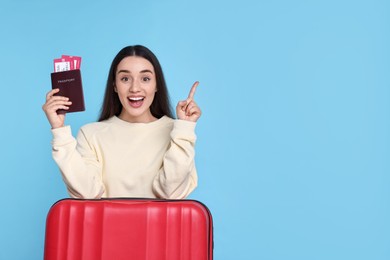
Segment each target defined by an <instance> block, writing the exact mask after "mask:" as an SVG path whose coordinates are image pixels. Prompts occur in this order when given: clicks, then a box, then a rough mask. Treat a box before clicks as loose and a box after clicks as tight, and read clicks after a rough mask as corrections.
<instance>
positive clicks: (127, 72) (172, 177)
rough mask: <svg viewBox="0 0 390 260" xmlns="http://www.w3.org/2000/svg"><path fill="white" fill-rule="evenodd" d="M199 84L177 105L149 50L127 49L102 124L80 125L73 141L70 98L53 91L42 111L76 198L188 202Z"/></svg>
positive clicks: (111, 81) (112, 76)
mask: <svg viewBox="0 0 390 260" xmlns="http://www.w3.org/2000/svg"><path fill="white" fill-rule="evenodd" d="M197 85H198V82H195V84H194V85H193V86H192V88H191V91H190V94H189V96H188V98H187V99H186V100H184V101H180V102H179V103H178V104H177V106H176V114H177V118H178V119H172V113H171V110H170V105H169V98H168V91H167V88H166V84H165V80H164V76H163V72H162V69H161V66H160V64H159V62H158V60H157V58H156V56H155V55H154V54H153V53H152V52H151V51H150V50H149V49H147V48H146V47H144V46H140V45H136V46H128V47H125V48H123V49H122V50H121V51H120V52H119V53H118V54H117V55H116V57H115V58H114V60H113V62H112V64H111V68H110V71H109V75H108V80H107V85H106V92H105V97H104V101H103V106H102V109H101V115H100V118H99V122H95V123H91V124H87V125H85V126H83V127H82V128H81V129H80V131H79V133H78V135H77V139H75V138H74V137H73V136H72V134H71V128H70V126H65V125H64V121H65V114H57V112H56V111H57V110H58V109H68V108H69V106H70V105H71V100H68V98H66V97H61V96H56V95H55V94H56V93H57V92H58V89H54V90H52V91H50V92H48V94H47V96H46V103H45V104H44V105H43V110H44V112H45V114H46V116H47V118H48V120H49V123H50V125H51V127H52V134H53V141H52V146H53V158H54V160H55V161H56V163H57V164H58V166H59V168H60V170H61V173H62V176H63V179H64V182H65V184H66V186H67V189H68V192H69V194H70V196H71V197H74V198H101V197H106V198H107V197H145V198H174V199H182V198H185V197H187V196H188V195H189V194H190V193H191V192H192V191H193V190H194V189H195V187H196V186H197V173H196V168H195V162H194V156H195V151H194V145H195V139H196V135H195V125H196V122H197V120H198V119H199V117H200V115H201V111H200V109H199V107H198V106H197V105H196V103H195V101H194V94H195V90H196V87H197Z"/></svg>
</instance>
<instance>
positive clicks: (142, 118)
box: [115, 56, 157, 123]
mask: <svg viewBox="0 0 390 260" xmlns="http://www.w3.org/2000/svg"><path fill="white" fill-rule="evenodd" d="M115 74H116V75H115V91H116V92H117V93H118V96H119V100H120V102H121V104H122V111H121V113H120V115H119V118H121V119H122V120H125V121H128V122H132V123H149V122H152V121H155V120H156V118H155V117H154V116H153V115H152V113H151V111H150V105H151V104H152V102H153V99H154V95H155V93H156V91H157V85H156V75H155V72H154V68H153V65H152V64H151V63H150V62H149V61H148V60H147V59H144V58H142V57H137V56H129V57H126V58H124V59H123V60H122V61H121V62H120V63H119V64H118V67H117V69H116V72H115Z"/></svg>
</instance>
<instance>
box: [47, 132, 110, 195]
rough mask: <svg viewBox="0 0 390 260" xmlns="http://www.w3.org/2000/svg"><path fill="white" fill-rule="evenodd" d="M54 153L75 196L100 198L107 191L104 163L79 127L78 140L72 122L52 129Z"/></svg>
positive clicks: (67, 184) (70, 192) (65, 180)
mask: <svg viewBox="0 0 390 260" xmlns="http://www.w3.org/2000/svg"><path fill="white" fill-rule="evenodd" d="M52 134H53V141H52V148H53V150H52V154H53V158H54V160H55V162H56V163H57V165H58V167H59V168H60V171H61V173H62V177H63V179H64V182H65V184H66V186H67V189H68V192H69V195H70V196H71V197H73V198H83V199H88V198H89V199H91V198H100V197H101V196H102V195H103V193H104V190H105V189H104V186H103V182H102V166H101V163H100V162H99V160H98V159H97V155H96V152H95V151H94V149H93V148H92V146H91V145H90V143H89V141H88V140H87V138H86V136H85V133H84V132H83V130H80V132H79V133H78V136H77V140H76V139H75V138H74V137H73V136H72V133H71V128H70V126H65V127H61V128H56V129H52Z"/></svg>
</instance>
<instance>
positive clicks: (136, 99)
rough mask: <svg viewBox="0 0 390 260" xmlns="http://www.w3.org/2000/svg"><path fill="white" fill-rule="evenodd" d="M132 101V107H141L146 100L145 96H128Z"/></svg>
mask: <svg viewBox="0 0 390 260" xmlns="http://www.w3.org/2000/svg"><path fill="white" fill-rule="evenodd" d="M127 99H128V100H129V102H130V105H131V106H132V107H136V108H137V107H140V106H142V104H143V102H144V99H145V98H144V97H128V98H127Z"/></svg>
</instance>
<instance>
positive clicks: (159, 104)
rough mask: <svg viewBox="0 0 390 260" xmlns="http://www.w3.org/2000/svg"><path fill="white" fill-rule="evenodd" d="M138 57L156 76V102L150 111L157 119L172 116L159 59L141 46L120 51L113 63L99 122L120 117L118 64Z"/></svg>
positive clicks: (154, 101)
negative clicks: (125, 59)
mask: <svg viewBox="0 0 390 260" xmlns="http://www.w3.org/2000/svg"><path fill="white" fill-rule="evenodd" d="M129 56H136V57H142V58H144V59H147V60H148V61H149V62H150V63H151V64H152V65H153V68H154V72H155V75H156V85H157V92H156V94H155V96H154V100H153V102H152V104H151V105H150V111H151V113H152V115H153V116H154V117H156V118H161V117H162V116H164V115H165V116H168V117H171V118H173V116H172V108H171V105H170V102H169V94H168V89H167V86H166V83H165V79H164V74H163V71H162V68H161V65H160V62H159V61H158V59H157V57H156V56H155V55H154V54H153V52H151V51H150V50H149V49H148V48H146V47H144V46H141V45H134V46H127V47H125V48H123V49H122V50H120V51H119V52H118V54H117V55H116V56H115V58H114V60H113V61H112V63H111V67H110V71H109V73H108V78H107V85H106V92H105V94H104V99H103V104H102V108H101V111H100V117H99V120H98V121H103V120H106V119H108V118H110V117H112V116H118V115H119V114H120V113H121V111H122V104H121V102H120V100H119V97H118V94H117V93H116V92H115V90H114V86H115V74H116V70H117V67H118V64H119V63H120V62H121V61H122V60H123V59H124V58H126V57H129Z"/></svg>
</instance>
